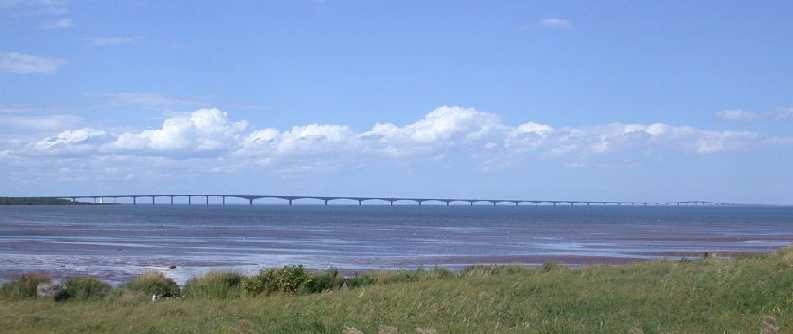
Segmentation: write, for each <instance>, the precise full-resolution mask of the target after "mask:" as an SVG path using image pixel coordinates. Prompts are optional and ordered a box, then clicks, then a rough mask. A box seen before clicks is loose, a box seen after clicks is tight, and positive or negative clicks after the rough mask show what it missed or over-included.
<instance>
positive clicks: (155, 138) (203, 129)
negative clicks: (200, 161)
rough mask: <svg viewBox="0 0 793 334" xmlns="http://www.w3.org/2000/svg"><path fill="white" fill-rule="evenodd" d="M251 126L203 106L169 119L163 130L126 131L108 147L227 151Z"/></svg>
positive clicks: (116, 148)
mask: <svg viewBox="0 0 793 334" xmlns="http://www.w3.org/2000/svg"><path fill="white" fill-rule="evenodd" d="M247 127H248V123H247V122H245V121H240V122H232V121H230V120H229V118H228V113H225V112H222V111H220V110H218V109H200V110H197V111H195V112H192V113H189V114H183V115H178V116H176V117H173V118H169V119H166V120H165V121H164V122H163V124H162V127H161V128H160V129H156V130H144V131H141V132H133V133H123V134H121V135H119V136H118V137H117V138H116V140H115V141H113V142H112V143H110V144H109V146H108V148H109V149H112V150H124V151H125V150H136V151H145V150H153V151H217V150H224V149H226V150H227V149H231V148H233V147H235V146H236V145H237V143H238V142H239V140H240V138H241V134H242V132H243V131H245V130H246V129H247Z"/></svg>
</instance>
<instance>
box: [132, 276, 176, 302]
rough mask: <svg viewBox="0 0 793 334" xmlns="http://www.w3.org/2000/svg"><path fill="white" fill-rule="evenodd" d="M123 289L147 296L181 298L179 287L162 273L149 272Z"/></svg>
mask: <svg viewBox="0 0 793 334" xmlns="http://www.w3.org/2000/svg"><path fill="white" fill-rule="evenodd" d="M123 288H124V289H127V290H130V291H137V292H143V293H145V294H146V296H152V295H157V296H162V297H176V296H179V286H178V285H176V282H174V281H173V280H172V279H170V278H168V277H165V275H164V274H163V273H161V272H147V273H145V274H143V275H141V276H138V277H136V278H135V279H134V280H132V281H131V282H129V283H127V284H125V285H124V286H123Z"/></svg>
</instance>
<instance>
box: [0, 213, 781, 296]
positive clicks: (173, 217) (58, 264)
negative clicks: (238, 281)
mask: <svg viewBox="0 0 793 334" xmlns="http://www.w3.org/2000/svg"><path fill="white" fill-rule="evenodd" d="M791 239H793V209H790V208H770V207H766V208H708V207H698V208H694V207H689V208H676V207H672V208H652V207H647V208H646V207H573V208H571V207H537V206H521V207H514V206H503V207H492V206H473V207H469V206H457V207H445V206H421V207H417V206H397V207H389V206H363V207H358V206H328V207H323V206H295V207H286V206H253V207H250V206H227V207H219V206H218V207H212V206H210V207H204V206H192V207H187V206H179V205H177V206H166V205H161V206H143V205H139V206H110V205H108V206H5V207H0V279H4V278H8V277H10V276H12V275H13V274H15V273H19V272H23V271H49V272H53V273H54V274H55V275H57V276H68V275H78V274H90V275H97V276H101V277H104V278H105V279H109V280H115V281H118V280H123V279H126V278H128V277H130V276H131V275H135V274H138V273H140V272H143V271H146V270H163V271H165V272H166V273H167V274H169V275H171V276H173V277H175V278H177V279H178V280H180V281H183V280H184V279H185V278H187V277H189V276H191V275H194V274H196V273H200V272H203V271H207V270H211V269H217V270H220V269H233V270H239V271H246V272H250V271H255V270H257V269H258V268H261V267H265V266H281V265H284V264H304V265H306V266H307V267H311V268H328V267H335V268H342V269H373V268H405V267H406V268H412V267H415V266H434V265H447V266H455V267H459V266H463V265H466V264H472V263H515V262H517V263H526V264H536V263H542V261H544V259H548V258H549V257H550V258H552V259H554V260H559V261H562V262H571V261H572V262H571V263H575V262H580V263H586V262H591V261H595V262H597V261H600V260H602V258H612V259H626V258H628V259H649V258H656V257H662V256H680V254H682V253H700V252H704V251H709V252H746V251H766V250H769V249H773V248H776V247H781V246H784V245H786V244H787V243H788V242H789V241H790V240H791ZM582 259H583V260H582ZM587 259H589V260H587ZM170 265H175V266H177V268H176V269H174V270H168V269H167V268H168V266H170Z"/></svg>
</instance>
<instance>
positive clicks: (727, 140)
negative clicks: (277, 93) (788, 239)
mask: <svg viewBox="0 0 793 334" xmlns="http://www.w3.org/2000/svg"><path fill="white" fill-rule="evenodd" d="M787 143H789V140H787V139H784V138H768V137H764V136H762V135H760V134H757V133H754V132H748V131H712V130H704V129H697V128H693V127H689V126H675V125H669V124H664V123H652V124H633V123H619V122H615V123H608V124H603V125H594V126H589V127H554V126H551V125H549V124H543V123H538V122H525V123H521V124H517V125H509V124H506V123H504V122H502V121H501V120H500V118H499V117H498V116H497V115H495V114H493V113H488V112H482V111H478V110H476V109H474V108H465V107H456V106H441V107H439V108H436V109H435V110H433V111H432V112H430V113H428V114H426V115H425V116H424V117H422V118H420V119H418V120H417V121H415V122H412V123H409V124H405V125H401V126H400V125H396V124H393V123H377V124H375V125H374V126H372V127H371V128H370V129H368V130H365V131H356V130H355V129H353V128H352V127H350V126H348V125H343V124H307V125H301V126H295V127H292V128H291V129H287V130H279V129H274V128H260V129H251V128H250V126H249V125H248V122H246V121H234V120H232V119H231V118H230V117H229V115H228V114H227V113H225V112H222V111H220V110H218V109H200V110H197V111H195V112H192V113H181V114H176V115H173V116H171V117H169V118H167V119H166V120H165V121H163V123H162V125H161V126H160V127H159V128H157V129H151V130H142V131H124V132H113V131H105V130H97V129H89V128H85V129H78V130H71V131H64V132H61V133H60V134H58V135H55V136H52V137H47V138H44V139H43V140H40V141H38V142H35V143H33V144H31V145H24V144H23V145H16V146H17V147H16V148H15V147H13V146H9V147H8V149H10V150H11V152H12V153H13V155H14V156H24V155H30V156H41V155H42V154H45V155H59V154H62V155H70V156H75V155H76V154H82V155H83V156H84V158H85V159H92V158H97V157H103V158H107V161H109V163H111V165H110V166H104V167H113V166H114V165H112V164H118V163H121V164H123V163H127V162H128V161H130V159H133V160H134V159H143V157H147V158H158V159H165V160H167V159H180V160H183V159H214V160H213V161H215V163H222V164H230V165H233V166H236V167H244V166H252V165H264V166H274V168H292V167H294V168H295V169H297V170H303V169H316V168H326V167H327V166H359V165H362V164H366V163H369V162H373V161H378V160H383V159H388V160H405V161H411V160H427V159H433V160H438V159H440V160H443V159H446V158H447V157H455V156H458V157H459V156H462V157H466V156H467V157H468V158H469V159H473V163H472V165H479V166H481V167H482V168H484V169H491V168H497V167H498V166H508V165H511V163H512V162H513V161H516V160H521V159H527V158H528V159H531V158H535V159H558V160H560V161H561V163H563V164H565V163H571V162H572V163H574V164H580V163H582V162H583V161H586V160H588V159H592V160H593V161H595V162H596V161H597V159H599V157H607V156H611V155H617V156H618V157H619V156H620V155H619V154H624V155H623V157H628V158H630V159H628V158H626V159H623V160H625V161H635V158H634V157H635V156H636V154H637V153H639V154H640V156H644V155H646V154H670V153H674V152H677V153H687V154H693V155H697V154H715V153H719V152H726V151H734V150H741V149H745V148H750V147H753V146H760V145H782V144H787ZM136 157H137V158H136ZM209 167H212V166H209Z"/></svg>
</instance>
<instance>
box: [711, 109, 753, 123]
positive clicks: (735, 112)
mask: <svg viewBox="0 0 793 334" xmlns="http://www.w3.org/2000/svg"><path fill="white" fill-rule="evenodd" d="M716 116H718V117H719V118H721V119H726V120H731V121H751V120H754V119H757V118H758V117H759V115H758V114H757V113H754V112H751V111H743V110H741V109H731V110H724V111H720V112H718V113H716Z"/></svg>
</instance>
